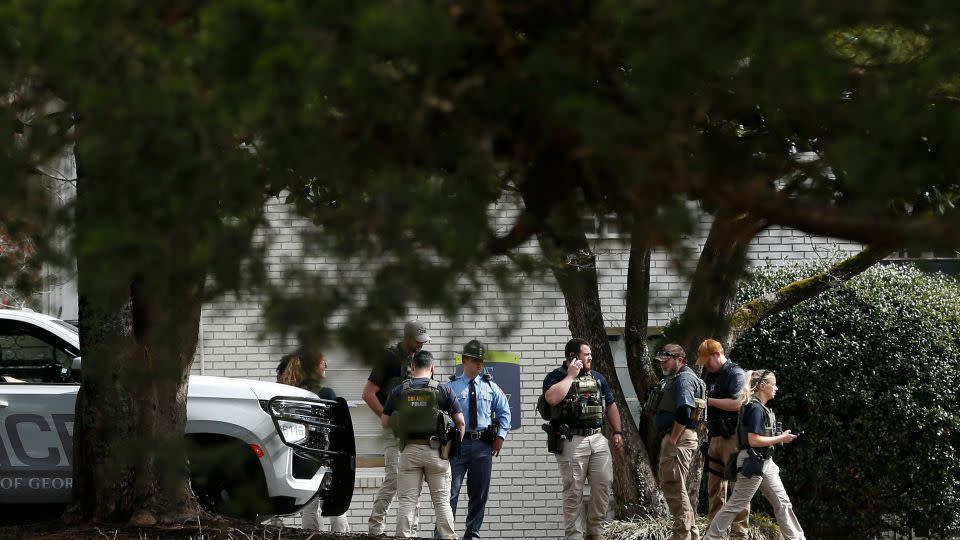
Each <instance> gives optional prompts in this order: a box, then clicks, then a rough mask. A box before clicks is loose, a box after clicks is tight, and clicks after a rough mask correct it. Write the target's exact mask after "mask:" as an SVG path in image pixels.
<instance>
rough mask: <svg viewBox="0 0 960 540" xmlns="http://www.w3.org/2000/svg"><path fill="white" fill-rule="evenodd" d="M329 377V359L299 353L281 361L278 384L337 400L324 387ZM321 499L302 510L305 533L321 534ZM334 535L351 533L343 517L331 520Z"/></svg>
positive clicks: (318, 355) (334, 394)
mask: <svg viewBox="0 0 960 540" xmlns="http://www.w3.org/2000/svg"><path fill="white" fill-rule="evenodd" d="M326 375H327V359H326V357H325V356H323V353H320V352H296V353H292V354H286V355H284V356H283V358H281V359H280V364H279V365H278V366H277V382H278V383H280V384H287V385H290V386H298V387H300V388H303V389H305V390H309V391H311V392H313V393H314V394H316V395H317V397H319V398H320V399H337V394H336V393H335V392H334V391H333V389H332V388H329V387H327V386H323V379H324V377H326ZM320 502H321V501H320V498H319V497H317V498H315V499H313V500H312V501H310V502H309V503H307V504H306V506H304V507H303V509H302V510H301V515H302V522H301V524H302V526H303V528H304V529H313V530H316V531H319V530H320V527H321V525H320V524H321V519H322V518H321V517H320ZM330 531H331V532H350V523H349V522H348V521H347V518H345V517H344V516H333V517H331V518H330Z"/></svg>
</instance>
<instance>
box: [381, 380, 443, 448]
mask: <svg viewBox="0 0 960 540" xmlns="http://www.w3.org/2000/svg"><path fill="white" fill-rule="evenodd" d="M446 426H447V422H446V417H445V416H444V414H443V412H442V411H441V410H440V383H438V382H437V381H435V380H432V379H431V380H430V382H429V383H428V384H427V386H423V387H414V386H413V381H412V380H409V379H408V380H406V381H403V383H402V387H401V390H400V395H399V396H398V399H397V407H396V411H395V412H394V413H393V414H392V415H390V428H391V429H392V430H393V432H394V434H395V435H396V436H397V437H398V438H399V439H400V440H401V441H406V440H408V439H428V438H430V437H432V436H434V435H437V436H440V435H442V434H443V433H445V432H446Z"/></svg>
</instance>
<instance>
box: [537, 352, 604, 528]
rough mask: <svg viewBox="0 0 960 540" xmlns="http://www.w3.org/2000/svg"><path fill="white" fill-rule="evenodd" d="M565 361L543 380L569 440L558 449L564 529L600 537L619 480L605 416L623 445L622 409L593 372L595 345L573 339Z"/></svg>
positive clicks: (561, 429)
mask: <svg viewBox="0 0 960 540" xmlns="http://www.w3.org/2000/svg"><path fill="white" fill-rule="evenodd" d="M564 357H565V358H564V361H563V365H562V366H561V367H559V368H557V369H555V370H553V371H551V372H550V373H548V374H547V376H546V377H545V378H544V379H543V397H544V399H545V400H546V403H547V404H548V405H549V406H550V414H551V417H552V418H553V420H551V426H553V427H554V428H555V429H558V430H559V433H560V434H561V435H562V438H563V440H562V441H560V442H561V444H560V446H562V449H561V448H557V450H559V453H556V454H555V455H556V458H557V465H558V466H559V468H560V476H561V478H562V479H563V527H564V531H565V532H564V538H566V540H582V539H584V538H586V539H587V540H599V539H600V538H601V537H602V533H603V518H604V515H605V514H606V512H607V503H608V502H609V500H610V484H611V483H612V482H613V469H612V459H611V455H610V447H609V444H608V442H607V439H606V438H605V437H604V436H603V434H602V433H600V430H601V428H602V427H603V424H604V417H606V420H607V422H609V423H610V427H611V428H612V429H613V446H614V449H616V450H621V449H622V448H623V433H622V431H621V427H620V411H619V410H618V409H617V404H616V401H615V399H614V397H613V392H612V391H611V390H610V385H608V384H607V380H606V379H605V378H604V377H603V375H601V374H600V373H598V372H596V371H593V370H592V369H590V368H591V364H592V363H593V352H592V351H591V350H590V344H589V343H587V342H586V341H584V340H582V339H578V338H574V339H571V340H570V341H568V342H567V345H566V347H565V348H564ZM588 477H589V479H590V504H589V507H588V509H587V535H586V537H584V535H583V528H582V527H581V525H580V514H581V506H582V504H581V503H582V501H583V484H584V482H585V481H586V480H587V478H588Z"/></svg>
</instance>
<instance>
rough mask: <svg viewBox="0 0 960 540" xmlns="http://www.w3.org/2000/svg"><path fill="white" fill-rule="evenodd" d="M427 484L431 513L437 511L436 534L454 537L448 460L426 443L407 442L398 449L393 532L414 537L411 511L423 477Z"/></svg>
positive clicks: (417, 498) (400, 535) (421, 486)
mask: <svg viewBox="0 0 960 540" xmlns="http://www.w3.org/2000/svg"><path fill="white" fill-rule="evenodd" d="M424 479H426V480H427V486H428V487H429V488H430V499H431V500H432V501H433V509H434V513H435V514H436V515H437V535H438V537H439V538H444V539H447V538H453V539H456V538H457V534H456V532H454V530H453V510H451V509H450V480H451V474H450V462H449V461H447V460H445V459H441V458H440V452H439V451H437V450H436V449H433V448H430V447H429V446H428V445H426V444H407V446H406V447H404V449H403V451H402V452H400V468H399V474H398V475H397V499H398V501H399V503H400V508H399V510H397V532H396V534H395V536H399V537H402V538H416V537H417V533H416V531H415V530H414V529H413V520H414V512H415V511H416V508H417V501H419V500H420V490H421V489H423V480H424Z"/></svg>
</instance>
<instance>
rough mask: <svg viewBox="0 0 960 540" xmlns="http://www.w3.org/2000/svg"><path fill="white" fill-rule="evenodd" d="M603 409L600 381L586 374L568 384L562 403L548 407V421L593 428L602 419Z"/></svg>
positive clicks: (573, 426)
mask: <svg viewBox="0 0 960 540" xmlns="http://www.w3.org/2000/svg"><path fill="white" fill-rule="evenodd" d="M544 401H546V400H544ZM603 409H604V402H603V393H602V392H601V391H600V381H598V380H597V379H596V378H594V376H593V375H592V374H590V373H589V372H588V373H587V374H586V375H581V376H579V377H577V378H576V379H574V381H573V382H572V383H570V390H568V391H567V396H566V397H565V398H564V399H563V401H561V402H560V403H558V404H557V405H555V406H553V407H550V420H551V421H552V422H556V423H559V424H566V425H568V426H570V427H572V428H593V427H597V424H598V423H599V422H600V421H601V420H602V419H603Z"/></svg>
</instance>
